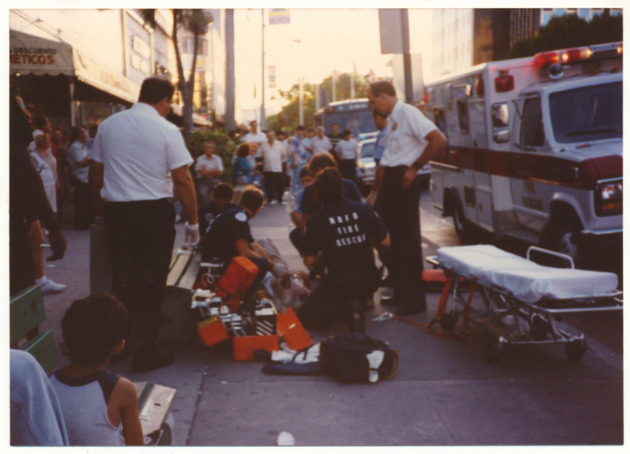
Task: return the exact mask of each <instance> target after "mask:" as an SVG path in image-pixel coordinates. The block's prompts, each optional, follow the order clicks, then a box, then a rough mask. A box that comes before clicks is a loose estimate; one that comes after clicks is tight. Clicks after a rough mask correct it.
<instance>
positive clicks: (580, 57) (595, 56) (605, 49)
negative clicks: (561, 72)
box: [534, 42, 623, 70]
mask: <svg viewBox="0 0 630 454" xmlns="http://www.w3.org/2000/svg"><path fill="white" fill-rule="evenodd" d="M622 54H623V43H622V42H618V43H608V44H598V45H594V46H588V47H576V48H573V49H564V50H554V51H549V52H539V53H537V54H536V55H534V66H535V67H536V68H538V69H539V70H542V69H546V68H548V67H550V66H552V65H555V64H560V65H569V64H572V63H579V62H584V61H586V60H591V61H592V60H601V59H607V58H615V57H620V56H621V55H622Z"/></svg>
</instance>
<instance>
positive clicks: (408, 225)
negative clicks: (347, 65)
mask: <svg viewBox="0 0 630 454" xmlns="http://www.w3.org/2000/svg"><path fill="white" fill-rule="evenodd" d="M368 101H369V103H370V107H371V108H372V110H373V111H374V112H375V113H377V114H379V115H383V116H387V145H386V148H385V152H384V153H383V158H382V159H381V162H380V165H379V167H378V169H377V174H376V177H375V182H374V185H373V188H372V192H371V193H370V195H369V196H368V198H367V202H368V203H369V204H371V205H373V206H375V207H376V209H377V211H378V212H379V214H380V215H381V217H382V218H383V220H384V221H385V224H386V225H387V227H388V229H389V231H390V235H391V248H390V254H389V259H388V268H389V272H390V273H391V281H392V287H393V289H394V296H393V297H391V298H382V299H381V303H383V304H386V305H392V306H397V307H398V310H397V312H396V313H397V314H398V315H410V314H414V313H417V312H422V311H425V310H426V300H425V296H424V288H423V287H424V286H423V285H422V270H423V265H422V249H421V240H420V213H419V204H420V192H421V184H420V178H419V177H418V170H420V169H421V168H422V167H423V166H424V165H425V164H427V163H428V162H429V161H430V160H431V159H432V158H433V156H435V155H436V153H437V152H438V151H439V150H440V149H442V148H443V147H444V146H445V145H446V138H445V137H444V135H443V134H442V133H441V132H440V130H439V129H438V128H437V126H435V125H434V124H433V123H432V122H431V121H430V120H428V119H427V118H426V117H425V116H424V115H423V114H422V112H420V110H419V109H417V108H416V107H414V106H412V105H409V104H405V103H403V102H401V101H399V100H398V98H397V97H396V90H395V89H394V86H393V85H392V84H391V83H390V82H387V81H378V82H373V83H371V84H370V86H369V87H368Z"/></svg>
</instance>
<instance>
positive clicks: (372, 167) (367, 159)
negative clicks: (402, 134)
mask: <svg viewBox="0 0 630 454" xmlns="http://www.w3.org/2000/svg"><path fill="white" fill-rule="evenodd" d="M375 147H376V139H375V138H369V139H365V140H361V141H360V142H359V163H358V166H357V167H358V168H357V172H358V175H357V181H358V183H359V184H358V186H359V190H360V191H361V194H362V195H363V196H364V197H365V196H366V195H367V194H369V192H370V190H371V188H372V184H373V183H374V176H375V174H376V162H374V151H375ZM418 175H420V178H421V185H422V189H423V190H424V189H428V187H429V183H430V180H431V166H430V165H429V164H427V165H425V166H424V167H423V168H422V169H420V170H419V171H418Z"/></svg>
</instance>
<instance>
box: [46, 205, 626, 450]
mask: <svg viewBox="0 0 630 454" xmlns="http://www.w3.org/2000/svg"><path fill="white" fill-rule="evenodd" d="M288 222H289V221H288V216H287V213H286V210H285V207H283V206H279V205H276V206H269V207H267V206H266V207H263V209H262V210H261V212H260V214H259V215H258V216H257V217H256V218H255V219H253V220H252V221H251V225H252V227H253V234H254V237H255V238H261V237H267V238H269V239H271V240H272V241H273V242H274V244H275V245H276V247H277V248H278V249H279V250H280V252H281V253H282V256H283V258H284V259H285V260H286V261H287V262H288V263H289V265H290V266H291V267H292V268H293V269H304V268H303V265H302V263H301V260H300V258H299V256H298V254H297V253H296V251H295V250H294V248H293V247H292V245H291V244H290V242H289V240H288V232H289V227H288ZM65 233H66V238H67V240H68V253H67V256H66V257H65V258H64V259H63V260H62V261H60V262H56V263H54V267H51V268H48V269H47V274H48V276H49V277H51V278H53V279H54V280H56V281H58V282H62V283H65V284H67V285H68V288H67V289H66V291H65V292H63V293H61V294H58V295H47V296H46V297H45V304H46V309H47V314H48V319H47V321H46V323H45V325H46V326H47V327H50V328H52V329H53V331H54V335H55V340H56V342H57V343H58V344H60V342H61V339H60V329H59V323H60V320H61V317H62V316H63V312H64V311H65V309H66V308H67V307H68V305H69V304H70V302H71V301H72V300H73V299H75V298H79V297H82V296H85V295H87V293H88V291H89V270H88V264H89V255H88V252H89V233H88V232H75V231H72V230H67V231H65ZM177 241H178V242H177V243H176V245H177V244H181V242H182V241H183V226H182V225H181V224H179V225H178V240H177ZM430 247H435V245H430ZM426 254H427V251H425V255H426ZM438 298H439V294H437V293H431V294H427V301H428V306H429V309H428V311H427V312H426V313H423V314H418V315H415V316H411V317H409V318H408V320H409V321H410V322H412V323H405V322H402V321H399V320H395V319H392V320H388V321H385V322H377V321H373V320H372V319H373V318H374V317H376V316H377V315H379V314H381V313H383V312H385V311H386V309H384V308H382V307H381V306H380V304H379V303H378V301H379V299H380V293H378V294H377V295H376V296H375V300H376V304H375V307H374V308H373V309H371V310H370V312H369V313H368V314H367V320H368V321H367V324H366V332H367V334H369V335H370V336H372V337H375V338H379V339H382V340H385V341H388V342H389V343H390V344H391V345H392V346H393V347H395V348H396V349H397V350H398V353H399V357H400V368H399V370H398V373H397V374H396V376H395V377H394V378H393V379H391V380H389V381H385V382H381V383H378V384H374V385H367V384H366V385H349V384H342V383H340V382H338V381H336V380H335V379H333V378H330V377H327V376H274V375H265V374H263V373H262V371H261V369H262V366H263V364H262V363H257V362H235V361H232V359H231V357H230V353H231V351H230V349H229V348H226V347H225V346H219V347H215V348H207V347H205V346H204V345H203V344H202V343H201V342H199V341H197V340H194V341H191V342H187V343H179V344H170V345H167V346H166V348H168V349H170V350H171V351H173V352H174V353H175V357H176V360H175V362H174V364H172V365H170V366H168V367H165V368H163V369H158V370H155V371H151V372H148V373H145V374H130V373H129V362H128V361H121V362H120V363H116V364H115V366H114V367H112V370H114V371H116V372H118V373H121V374H123V375H125V376H127V377H128V378H130V379H131V380H134V381H143V380H146V381H150V382H153V383H159V384H162V385H165V386H171V387H174V388H176V389H177V395H176V397H175V401H174V404H173V408H172V414H173V416H174V417H175V421H176V425H175V434H174V441H175V444H176V445H178V446H184V445H188V446H275V445H276V443H277V438H278V435H279V434H280V432H282V431H286V432H289V433H291V434H292V435H293V437H294V438H295V443H296V445H299V446H473V445H591V444H595V445H618V444H622V443H623V441H624V438H623V432H624V431H623V428H624V425H623V368H622V365H621V361H620V360H619V358H618V357H616V358H617V359H616V360H611V354H610V352H609V351H608V350H606V349H605V348H597V349H595V350H589V351H587V352H586V354H585V355H584V357H583V358H582V360H581V362H579V363H572V362H570V361H568V360H567V359H566V356H565V354H564V349H563V348H562V346H557V345H552V346H533V347H527V348H525V347H523V348H514V349H512V350H510V351H509V352H508V354H507V355H505V356H504V357H503V359H502V361H501V362H500V363H499V364H498V365H489V364H488V363H487V362H486V361H485V360H484V358H483V347H484V342H485V341H486V336H485V335H484V333H483V332H481V331H479V330H478V329H475V328H473V330H472V332H471V334H470V336H468V338H466V339H464V340H454V339H452V338H445V337H442V336H438V335H433V334H430V333H428V332H425V331H424V330H423V328H422V327H420V326H417V325H414V324H413V322H419V323H424V324H426V323H428V322H429V321H430V320H431V319H432V318H433V316H434V314H435V310H436V307H437V302H438ZM456 329H457V328H456ZM438 330H439V328H438ZM344 331H347V328H346V326H345V325H343V324H338V325H337V326H334V327H333V328H331V329H330V330H327V331H325V332H312V333H311V335H312V337H313V339H314V341H315V342H317V341H320V340H322V339H324V338H326V337H328V336H330V335H331V334H334V333H338V332H344ZM58 351H59V358H60V362H63V357H62V356H61V350H60V349H59V350H58Z"/></svg>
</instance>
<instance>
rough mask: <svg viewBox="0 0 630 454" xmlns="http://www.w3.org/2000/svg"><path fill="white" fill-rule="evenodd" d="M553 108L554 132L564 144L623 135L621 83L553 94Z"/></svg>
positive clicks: (550, 104) (551, 108)
mask: <svg viewBox="0 0 630 454" xmlns="http://www.w3.org/2000/svg"><path fill="white" fill-rule="evenodd" d="M549 108H550V110H551V123H552V125H553V134H554V137H555V138H556V140H557V141H558V142H560V143H575V142H588V141H592V140H601V139H610V138H616V137H619V138H621V137H622V131H623V125H622V123H623V118H622V112H623V93H622V85H621V82H615V83H609V84H604V85H592V86H590V87H582V88H576V89H573V90H566V91H561V92H557V93H553V94H551V95H550V96H549Z"/></svg>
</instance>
